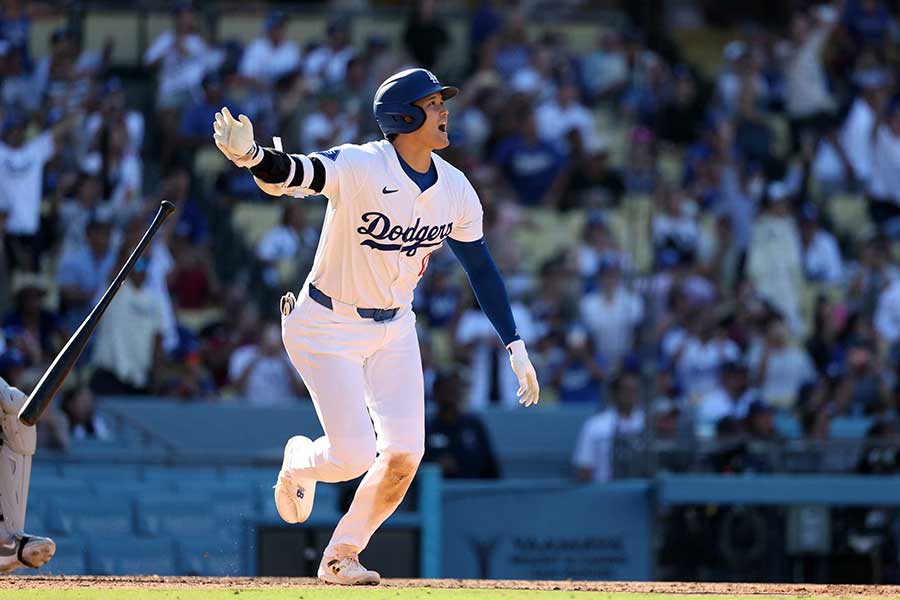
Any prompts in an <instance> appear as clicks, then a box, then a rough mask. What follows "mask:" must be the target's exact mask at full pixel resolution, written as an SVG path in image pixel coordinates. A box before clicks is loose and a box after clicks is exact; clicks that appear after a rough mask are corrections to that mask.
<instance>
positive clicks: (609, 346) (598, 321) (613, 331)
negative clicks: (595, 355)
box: [580, 263, 644, 372]
mask: <svg viewBox="0 0 900 600" xmlns="http://www.w3.org/2000/svg"><path fill="white" fill-rule="evenodd" d="M597 279H598V282H597V283H598V289H597V290H596V291H594V292H591V293H590V294H587V295H586V296H585V297H584V298H582V300H581V306H580V312H581V320H582V322H584V324H585V326H586V327H587V328H588V330H590V332H591V335H592V336H593V337H594V339H595V340H597V349H598V350H599V351H600V353H601V354H602V355H603V356H605V357H606V358H607V360H608V361H609V365H610V367H611V370H612V371H613V372H615V371H618V369H619V366H620V364H621V362H622V359H623V358H625V356H626V355H627V354H628V353H629V352H631V351H632V349H633V347H634V340H635V330H636V328H637V327H638V325H639V324H640V322H641V320H642V319H643V318H644V301H643V300H642V299H641V297H640V296H638V295H637V294H635V293H632V292H631V291H629V289H628V288H627V287H626V286H625V284H623V283H622V277H621V270H620V267H619V265H617V264H615V263H609V264H606V265H604V266H603V267H602V268H601V269H600V274H599V275H598V278H597Z"/></svg>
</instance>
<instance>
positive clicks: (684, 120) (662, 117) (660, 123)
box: [654, 67, 706, 144]
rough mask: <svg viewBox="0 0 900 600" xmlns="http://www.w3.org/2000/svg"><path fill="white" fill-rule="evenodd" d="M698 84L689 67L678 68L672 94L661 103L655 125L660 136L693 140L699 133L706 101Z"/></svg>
mask: <svg viewBox="0 0 900 600" xmlns="http://www.w3.org/2000/svg"><path fill="white" fill-rule="evenodd" d="M698 87H699V86H698V83H697V81H696V80H695V79H694V76H693V75H692V74H691V72H690V71H689V70H688V69H687V68H685V67H680V68H677V69H676V70H675V73H674V83H673V90H672V94H671V95H670V97H668V98H666V99H665V100H664V103H663V105H662V106H661V107H660V110H659V114H658V115H657V119H656V124H655V127H654V129H655V131H656V132H657V133H658V134H659V137H660V138H661V139H663V140H666V141H668V142H672V143H675V144H690V143H693V142H695V141H696V140H697V139H698V138H699V137H700V131H701V129H702V127H703V125H704V120H705V118H706V102H705V101H704V99H703V96H702V94H701V91H700V90H699V89H698Z"/></svg>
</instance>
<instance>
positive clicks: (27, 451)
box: [0, 379, 56, 573]
mask: <svg viewBox="0 0 900 600" xmlns="http://www.w3.org/2000/svg"><path fill="white" fill-rule="evenodd" d="M27 398H28V397H27V396H26V395H25V394H24V393H22V392H21V391H20V390H18V389H16V388H14V387H10V386H9V384H7V383H6V382H5V381H3V379H0V573H8V572H9V571H12V570H13V569H17V568H19V567H31V568H35V569H36V568H38V567H40V566H41V565H43V564H44V563H46V562H47V561H48V560H50V558H52V557H53V553H54V552H56V544H54V543H53V540H51V539H49V538H44V537H39V536H29V535H25V509H26V508H27V505H28V484H29V482H30V481H31V457H32V456H33V455H34V451H35V447H36V446H37V430H36V429H35V428H34V427H28V426H26V425H22V424H21V423H20V422H19V418H18V415H19V410H21V408H22V406H23V405H24V404H25V401H26V400H27Z"/></svg>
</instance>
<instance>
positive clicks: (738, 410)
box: [694, 361, 758, 438]
mask: <svg viewBox="0 0 900 600" xmlns="http://www.w3.org/2000/svg"><path fill="white" fill-rule="evenodd" d="M719 380H720V384H719V385H718V386H716V387H715V388H713V389H712V390H711V391H709V392H708V393H707V394H705V395H704V396H703V397H701V398H700V402H699V403H698V404H697V408H696V410H695V413H694V433H695V434H696V435H697V436H698V437H704V438H713V437H715V433H716V424H717V423H718V422H719V421H720V420H722V419H723V418H725V417H730V418H732V419H736V420H738V421H740V420H742V419H744V418H745V417H746V416H747V411H748V410H749V408H750V405H751V404H753V402H754V401H755V400H756V399H757V398H758V391H757V390H756V389H755V388H751V387H749V379H748V372H747V366H746V365H745V364H744V363H742V362H740V361H728V362H726V363H725V364H724V365H722V369H721V375H720V377H719Z"/></svg>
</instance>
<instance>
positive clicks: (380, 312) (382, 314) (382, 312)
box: [372, 308, 397, 323]
mask: <svg viewBox="0 0 900 600" xmlns="http://www.w3.org/2000/svg"><path fill="white" fill-rule="evenodd" d="M396 312H397V311H396V310H394V309H393V308H376V309H375V310H374V312H373V313H372V320H373V321H375V322H376V323H380V322H382V321H390V320H391V319H393V318H394V315H395V314H396Z"/></svg>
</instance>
